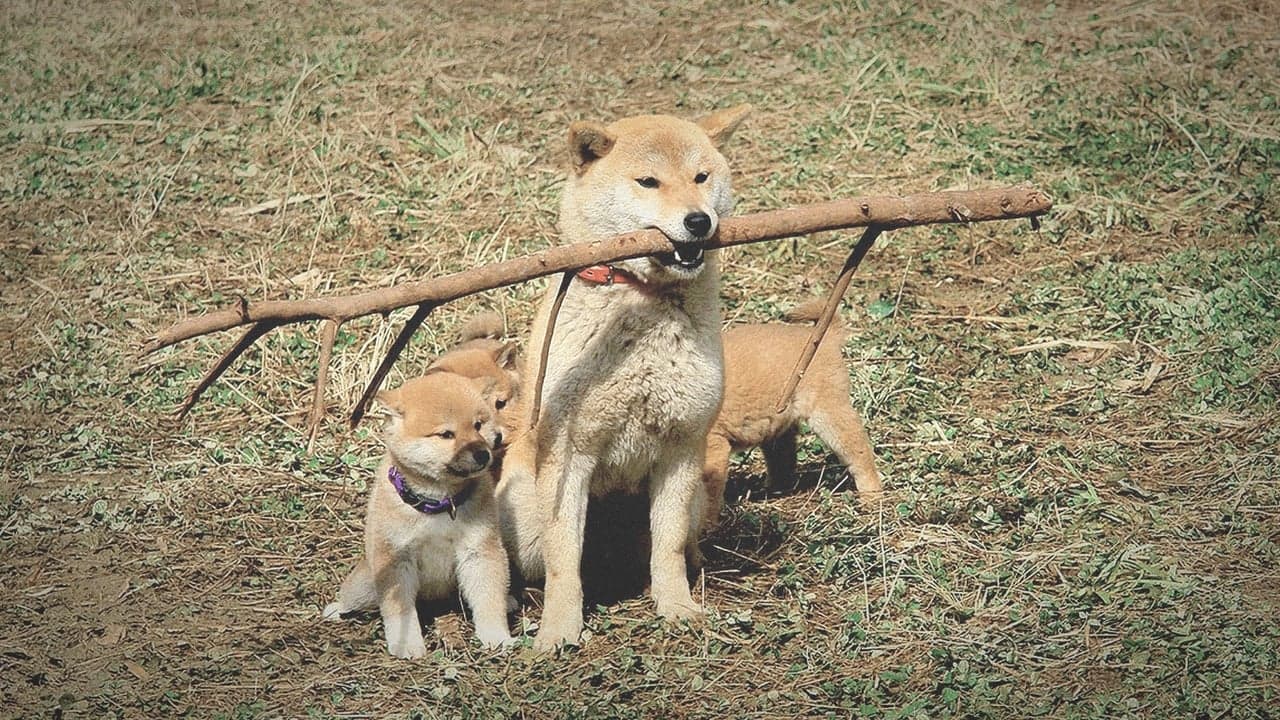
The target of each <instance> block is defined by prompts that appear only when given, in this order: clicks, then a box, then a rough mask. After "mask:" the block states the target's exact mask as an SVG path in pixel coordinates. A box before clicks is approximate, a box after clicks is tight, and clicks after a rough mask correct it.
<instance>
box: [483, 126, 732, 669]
mask: <svg viewBox="0 0 1280 720" xmlns="http://www.w3.org/2000/svg"><path fill="white" fill-rule="evenodd" d="M746 112H747V108H745V107H742V108H734V109H732V110H725V111H722V112H719V113H716V114H713V115H711V116H709V117H707V118H704V119H703V120H701V121H699V122H698V123H693V122H688V121H685V120H680V119H678V118H674V117H669V116H643V117H635V118H626V119H623V120H619V121H617V122H615V123H613V124H611V125H609V126H607V127H605V126H600V125H595V124H591V123H575V124H574V125H573V126H572V128H571V129H570V134H569V144H570V155H571V160H572V163H573V167H572V169H571V171H570V173H569V177H568V180H567V182H566V185H565V189H564V196H563V200H562V203H561V209H560V229H561V232H562V233H563V235H564V240H565V241H566V242H583V241H589V240H596V239H601V238H606V237H609V236H611V235H616V234H618V233H623V232H628V231H632V230H637V229H643V228H658V229H660V230H661V231H662V232H663V233H664V234H666V235H667V237H668V238H670V239H671V240H672V243H673V244H674V245H675V246H676V250H675V252H673V253H671V254H670V255H666V256H663V257H656V258H637V259H633V260H626V261H622V262H619V263H616V264H615V265H614V266H613V268H612V269H611V270H609V271H607V272H606V273H604V275H605V277H612V278H615V280H614V281H613V282H610V281H608V280H606V281H604V282H600V281H593V280H588V279H583V278H582V276H579V278H578V279H575V280H574V281H573V282H572V283H571V285H570V287H569V288H568V291H567V293H566V295H565V298H564V303H563V306H562V307H561V310H560V314H559V319H558V321H557V323H556V327H555V332H554V335H553V339H552V341H551V346H550V348H549V354H548V359H547V367H546V380H545V383H544V386H543V398H542V411H541V417H540V418H539V421H538V425H537V426H536V427H535V428H534V429H533V431H532V432H529V433H527V434H526V435H525V436H524V437H522V438H521V439H519V440H517V441H516V442H514V443H513V445H512V447H511V450H510V451H509V453H508V455H507V459H506V464H505V466H504V470H503V478H502V483H501V484H500V486H499V489H498V494H499V503H500V505H501V513H502V521H503V530H504V534H505V536H506V540H507V543H508V548H509V549H510V551H511V553H512V554H513V556H514V557H513V559H514V560H515V562H516V565H517V567H518V568H519V570H520V571H521V572H522V574H524V576H525V577H526V578H527V579H536V578H538V577H542V576H544V574H545V577H546V595H545V603H544V608H543V613H542V620H541V624H540V628H539V631H538V636H537V639H536V642H535V647H536V648H538V649H543V650H546V649H550V648H553V647H555V646H557V645H559V644H562V643H566V642H577V640H578V637H579V634H580V632H581V630H582V601H583V597H582V579H581V575H580V570H581V558H582V541H583V531H584V526H585V521H586V514H587V503H588V498H589V497H590V496H599V495H603V494H607V493H611V492H615V491H623V492H632V493H635V492H642V491H644V490H646V489H647V490H648V493H649V498H650V500H649V504H650V511H649V515H650V533H651V537H652V545H651V554H650V587H651V590H652V594H653V599H654V602H655V604H656V606H657V611H658V613H659V614H660V615H662V616H664V617H668V618H680V617H689V616H692V615H695V614H697V613H698V612H700V608H699V607H698V605H697V603H695V602H694V600H693V598H692V596H691V593H690V592H689V584H688V579H687V576H686V566H685V554H684V553H685V544H686V542H687V540H688V538H689V537H690V532H691V530H693V529H695V527H696V523H697V518H698V517H699V516H700V514H701V498H702V497H703V492H702V490H701V486H700V483H701V475H702V467H703V460H704V452H705V442H706V432H707V429H708V428H709V426H710V424H711V421H712V420H713V419H714V417H715V415H716V411H717V410H718V408H719V406H720V398H721V392H722V387H723V370H722V359H721V348H720V310H719V299H718V293H719V274H718V269H717V267H716V259H715V253H714V252H707V251H704V250H703V248H702V244H701V243H702V241H703V240H705V239H706V238H708V237H710V236H711V235H712V234H713V233H714V232H715V229H716V227H718V224H719V220H720V218H721V217H722V216H724V215H726V214H728V213H729V212H730V211H731V210H732V208H733V195H732V186H731V182H730V178H729V167H728V163H727V162H726V161H725V159H724V157H723V156H722V155H721V154H720V152H719V151H718V149H717V144H718V143H720V142H723V141H724V140H725V139H726V138H727V137H728V136H729V135H730V134H731V133H732V131H733V130H734V128H735V127H736V126H737V124H738V122H739V121H740V120H741V119H742V117H744V116H745V114H746ZM553 294H554V291H553V292H551V293H548V296H547V300H546V302H544V304H543V307H542V309H541V311H540V313H539V316H538V319H537V320H536V322H535V324H534V327H533V332H532V341H531V343H530V348H529V353H528V355H529V358H530V364H529V365H530V367H529V368H528V369H527V370H526V373H525V377H527V378H532V377H534V376H535V373H536V363H537V358H538V357H539V356H540V353H541V347H540V345H541V342H542V338H543V336H544V330H545V327H546V323H547V321H548V317H549V314H550V306H551V301H552V297H553Z"/></svg>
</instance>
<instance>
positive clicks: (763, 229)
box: [142, 186, 1053, 432]
mask: <svg viewBox="0 0 1280 720" xmlns="http://www.w3.org/2000/svg"><path fill="white" fill-rule="evenodd" d="M1052 206H1053V203H1052V202H1051V201H1050V200H1049V197H1048V196H1047V195H1045V194H1044V193H1042V192H1040V191H1039V190H1037V189H1035V188H1033V187H1029V186H1019V187H1006V188H995V189H991V190H960V191H946V192H932V193H920V194H916V195H906V196H894V195H876V196H868V197H862V198H853V199H848V200H833V201H830V202H825V203H817V204H813V205H804V206H800V207H795V208H789V209H785V210H770V211H766V212H758V213H752V214H750V215H743V216H739V217H729V218H725V219H723V220H722V221H721V223H720V228H719V230H718V231H717V232H716V234H715V235H714V236H713V237H712V238H710V239H709V240H708V241H707V242H706V243H705V245H706V247H707V248H709V249H714V248H724V247H731V246H734V245H744V244H747V243H756V242H764V241H766V240H777V239H780V238H786V237H795V236H797V235H808V234H811V233H816V232H823V231H827V230H841V229H846V228H857V227H865V228H877V232H878V231H884V230H891V229H894V228H901V227H912V226H917V225H931V224H936V223H965V222H984V221H989V220H1011V219H1015V218H1031V219H1032V221H1033V223H1034V221H1035V219H1036V218H1037V217H1038V216H1040V215H1043V214H1044V213H1046V212H1048V211H1049V209H1050V208H1051V207H1052ZM672 249H673V248H672V245H671V242H670V241H669V240H668V239H667V237H666V236H665V235H663V234H662V233H661V232H659V231H658V230H642V231H638V232H633V233H627V234H624V235H618V236H615V237H612V238H608V239H605V240H598V241H594V242H586V243H575V244H572V245H560V246H556V247H551V248H547V249H546V250H543V251H541V252H538V253H534V254H532V255H527V256H524V257H519V258H514V259H511V260H506V261H503V262H499V263H494V264H492V265H485V266H483V267H478V268H473V269H470V270H465V271H462V272H457V273H453V274H451V275H445V276H443V277H439V278H432V279H429V280H420V281H416V282H410V283H405V284H403V285H396V286H394V287H388V288H381V289H378V290H371V291H368V292H363V293H358V294H354V295H342V296H333V297H327V298H315V299H310V300H265V301H262V302H249V301H248V300H247V299H244V298H241V299H240V300H239V302H238V303H237V305H236V306H235V307H234V308H229V309H226V310H218V311H215V312H211V313H208V314H205V315H201V316H198V317H193V318H188V319H186V320H183V321H181V322H178V323H176V324H174V325H172V326H171V327H169V328H167V329H165V330H162V331H160V332H159V333H156V334H155V335H154V336H152V337H150V338H148V339H147V340H146V341H145V342H144V344H143V347H142V354H143V355H146V354H149V353H153V352H155V351H157V350H159V349H161V348H165V347H168V346H170V345H174V344H176V343H179V342H182V341H183V340H189V339H191V338H194V337H199V336H201V335H208V334H210V333H214V332H218V331H220V330H228V329H231V328H234V327H238V326H241V325H248V326H250V327H249V328H248V329H247V330H246V332H245V333H244V335H243V336H242V337H241V339H240V341H239V342H237V343H236V344H235V345H233V346H232V347H231V348H230V349H229V350H228V351H227V352H226V353H225V354H224V355H223V356H222V358H221V359H220V360H219V361H218V363H217V364H215V365H214V367H213V368H212V369H211V370H210V371H209V372H208V373H207V374H206V375H205V377H204V378H203V379H202V380H201V381H200V383H199V384H198V385H197V386H196V388H195V390H193V391H192V393H191V395H190V396H188V398H187V400H186V401H185V402H184V403H183V405H182V408H181V410H180V414H185V413H186V411H187V410H189V409H190V408H191V407H192V406H193V405H194V404H195V402H196V401H197V400H198V399H199V398H200V395H201V394H202V393H203V392H204V391H205V390H206V389H208V387H209V386H210V385H212V384H213V383H214V382H215V381H216V380H217V379H218V377H219V376H221V375H222V373H223V372H225V371H226V370H227V368H229V367H230V366H231V364H232V363H233V362H234V361H235V360H236V358H237V357H239V356H240V355H241V354H242V353H243V352H244V351H245V350H247V349H248V348H249V347H250V346H251V345H252V344H253V343H254V342H255V341H256V340H257V339H258V338H260V337H261V336H262V335H265V334H266V333H267V332H270V331H271V330H273V329H274V328H276V327H278V326H280V325H285V324H290V323H297V322H307V321H310V320H325V321H327V322H326V323H325V330H324V332H325V337H324V343H322V353H321V355H322V357H321V362H322V363H325V364H327V361H328V359H329V358H328V356H329V355H330V354H331V352H332V351H331V349H330V348H331V345H330V341H329V339H328V338H329V337H330V335H331V334H334V333H336V331H337V327H338V326H339V325H341V324H342V323H344V322H346V321H348V320H351V319H354V318H358V317H363V316H365V315H372V314H375V313H378V314H382V315H385V314H387V313H389V312H391V311H392V310H396V309H399V308H403V307H409V306H411V305H416V306H417V307H418V311H417V313H415V315H414V316H413V317H412V318H411V319H410V320H409V321H408V322H406V323H405V326H404V327H403V328H402V329H401V331H400V333H399V335H398V337H397V339H396V343H395V344H393V346H392V348H391V349H390V351H388V353H387V356H386V357H385V358H384V359H383V361H382V364H381V365H380V366H379V368H378V372H377V373H375V376H374V377H373V378H372V379H371V381H370V383H369V385H368V387H367V388H366V389H365V393H364V397H362V398H361V400H360V401H359V403H357V405H356V407H355V408H354V410H353V412H352V416H351V421H352V424H353V425H354V424H355V423H356V422H359V419H360V416H361V415H362V414H363V411H364V408H365V406H366V404H367V403H368V398H369V397H370V396H371V395H372V394H373V393H374V392H376V391H377V389H378V386H379V385H380V384H381V381H382V379H383V377H385V375H386V373H387V371H388V370H389V369H390V368H391V365H392V364H393V363H394V362H395V360H396V358H397V357H398V356H399V354H400V351H401V350H403V348H404V346H405V345H406V344H407V342H408V339H409V337H410V336H412V334H413V333H414V331H415V330H416V329H417V328H418V326H419V325H421V323H422V321H423V320H424V319H425V318H426V316H427V314H429V313H430V312H431V310H432V309H434V308H436V307H439V306H440V305H442V304H444V303H447V302H449V301H451V300H456V299H458V298H460V297H465V296H467V295H472V294H474V293H478V292H482V291H484V290H491V289H493V288H498V287H503V286H506V285H513V284H515V283H519V282H524V281H526V280H532V279H535V278H539V277H543V276H546V275H551V274H554V273H559V272H568V271H573V270H578V269H580V268H583V267H586V266H589V265H597V264H607V263H611V262H617V261H619V260H624V259H627V258H635V257H643V256H645V255H655V254H658V253H664V252H671V251H672ZM851 272H852V270H851V269H849V270H848V273H849V274H851ZM819 340H820V333H819ZM797 372H800V373H803V368H802V367H797ZM326 378H327V373H326V372H324V371H323V370H321V371H320V372H319V373H318V374H317V387H316V393H317V396H316V397H317V398H321V399H315V400H313V410H312V413H311V417H310V421H309V422H310V424H311V426H312V427H311V429H312V432H314V430H315V427H316V424H317V423H318V422H319V416H320V412H322V410H321V411H317V410H316V409H315V408H316V407H317V406H318V405H319V404H320V403H322V402H323V400H322V398H323V391H324V382H325V379H326Z"/></svg>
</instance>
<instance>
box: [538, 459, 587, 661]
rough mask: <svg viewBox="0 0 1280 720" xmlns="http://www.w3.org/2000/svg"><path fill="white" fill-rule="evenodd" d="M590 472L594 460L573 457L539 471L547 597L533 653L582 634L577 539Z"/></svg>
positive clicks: (584, 519)
mask: <svg viewBox="0 0 1280 720" xmlns="http://www.w3.org/2000/svg"><path fill="white" fill-rule="evenodd" d="M561 457H564V455H561ZM594 469H595V461H594V459H593V458H591V457H590V456H587V455H581V454H576V453H575V454H570V455H569V456H568V458H567V459H566V460H565V461H564V462H563V464H557V463H548V464H547V465H546V466H544V467H543V468H540V470H539V475H540V477H539V482H538V493H539V495H541V496H542V497H541V498H540V500H541V501H542V502H544V503H546V504H547V505H544V506H549V507H550V508H551V512H550V514H549V517H548V520H547V527H546V530H545V531H544V534H543V541H542V551H543V560H544V563H545V565H546V570H547V579H546V597H545V601H544V603H543V607H542V622H541V624H540V627H539V629H538V637H537V638H536V639H535V640H534V643H533V647H534V649H535V650H539V651H548V650H553V649H555V648H556V647H557V646H560V645H564V644H565V643H577V642H578V636H579V635H581V634H582V536H583V531H584V528H585V527H586V523H587V499H588V496H589V492H590V487H591V473H592V472H593V471H594Z"/></svg>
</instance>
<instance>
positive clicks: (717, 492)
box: [702, 300, 881, 529]
mask: <svg viewBox="0 0 1280 720" xmlns="http://www.w3.org/2000/svg"><path fill="white" fill-rule="evenodd" d="M821 310H822V301H821V300H815V301H811V302H808V303H805V304H803V305H800V306H798V307H796V308H794V309H792V310H791V311H790V312H789V313H787V316H786V319H787V320H788V321H792V322H798V321H808V322H813V321H815V320H817V318H818V314H819V313H820V312H821ZM811 329H812V328H810V327H805V326H799V325H783V324H779V323H769V324H758V325H738V326H735V327H732V328H730V329H729V330H727V331H725V333H724V336H723V338H724V365H725V372H724V386H725V387H724V404H723V405H722V406H721V407H720V415H719V416H718V417H717V418H716V421H715V424H714V425H712V427H711V432H710V433H709V434H708V436H707V462H706V469H705V471H704V473H703V487H704V488H705V489H706V492H707V503H706V513H705V515H704V516H703V522H702V525H703V528H704V529H710V528H713V527H715V525H716V523H717V522H718V521H719V518H720V511H721V509H722V508H723V506H724V488H725V482H726V480H727V478H728V472H729V454H730V452H731V451H733V450H743V449H746V448H750V447H755V446H757V445H758V446H760V447H761V448H762V449H763V450H764V457H765V464H766V467H767V469H768V472H769V484H770V486H772V487H777V486H778V484H779V483H781V482H783V481H784V480H786V479H789V478H791V477H792V476H794V475H795V467H796V432H797V431H798V430H799V426H800V423H801V422H805V423H808V425H809V427H810V428H811V429H812V430H813V432H814V433H815V434H817V436H818V437H819V438H821V439H822V441H823V442H824V443H826V445H827V447H829V448H831V450H832V451H834V452H835V454H836V455H837V456H838V457H839V458H840V462H842V463H844V464H845V466H846V467H848V469H849V474H850V475H852V476H853V481H854V484H855V485H856V486H857V488H858V493H859V494H860V495H861V496H862V497H863V498H864V499H871V498H874V497H876V496H877V495H878V494H879V493H880V491H881V482H880V472H879V471H878V470H877V469H876V464H875V454H874V452H873V451H872V449H871V440H870V438H868V437H867V430H866V428H865V427H864V426H863V424H862V418H861V417H860V416H859V415H858V412H857V411H856V410H854V409H853V407H851V406H850V405H849V371H848V368H847V367H846V366H845V362H844V356H843V355H842V353H841V349H842V348H843V347H844V344H845V342H846V341H847V340H848V339H849V330H848V328H847V327H845V326H844V325H843V324H842V323H840V322H839V320H838V319H837V321H836V322H835V323H833V324H832V326H831V328H830V329H829V330H828V331H827V334H826V336H825V337H824V338H823V339H822V343H821V344H820V345H818V350H817V352H816V353H814V356H813V362H812V363H811V364H810V365H809V369H808V371H806V372H805V375H804V378H802V379H801V381H800V384H799V386H798V387H797V388H796V392H795V396H794V397H793V398H792V400H791V403H790V404H789V405H787V407H786V408H785V409H784V410H783V411H782V412H781V413H779V412H778V411H777V403H778V398H779V395H780V394H781V392H782V387H781V385H780V383H779V381H780V380H786V379H787V378H788V377H789V374H790V372H791V369H792V368H794V367H795V364H796V361H797V360H799V359H800V355H801V353H802V352H804V348H805V345H806V344H807V343H808V340H809V332H810V330H811Z"/></svg>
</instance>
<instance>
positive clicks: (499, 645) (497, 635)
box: [476, 628, 519, 650]
mask: <svg viewBox="0 0 1280 720" xmlns="http://www.w3.org/2000/svg"><path fill="white" fill-rule="evenodd" d="M476 639H477V640H479V641H480V644H481V645H483V646H484V648H485V649H486V650H509V649H510V648H511V646H512V645H515V644H516V643H517V642H519V640H517V639H516V638H513V637H511V635H509V634H508V633H507V631H506V630H505V629H492V630H480V629H478V628H477V629H476Z"/></svg>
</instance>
